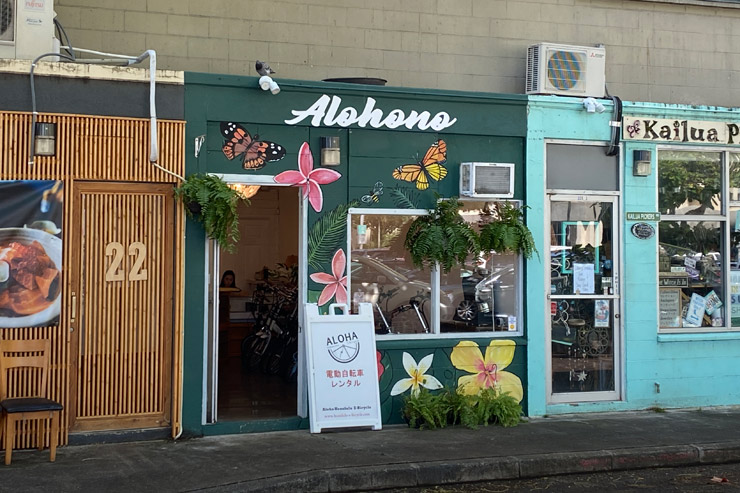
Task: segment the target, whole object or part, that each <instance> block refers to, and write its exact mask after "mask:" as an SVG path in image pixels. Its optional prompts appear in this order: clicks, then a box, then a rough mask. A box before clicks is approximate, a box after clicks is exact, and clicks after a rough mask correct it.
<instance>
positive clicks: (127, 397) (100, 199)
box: [69, 182, 175, 430]
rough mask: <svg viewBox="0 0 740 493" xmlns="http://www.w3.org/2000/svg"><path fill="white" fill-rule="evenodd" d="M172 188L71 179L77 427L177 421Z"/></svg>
mask: <svg viewBox="0 0 740 493" xmlns="http://www.w3.org/2000/svg"><path fill="white" fill-rule="evenodd" d="M172 190H173V187H172V185H163V184H142V183H110V182H108V183H100V182H75V183H74V186H73V192H72V194H73V200H74V204H75V206H74V210H75V211H76V212H75V217H74V218H73V228H74V229H73V233H72V234H73V235H74V237H73V240H72V242H71V246H72V248H73V254H72V265H71V268H70V271H71V272H70V274H71V276H72V277H71V287H72V289H71V291H72V293H71V299H72V309H71V313H70V330H71V347H70V356H71V369H70V370H71V371H70V374H71V375H70V376H71V378H70V399H69V403H70V413H69V415H70V429H71V430H116V429H126V428H148V427H159V426H166V425H167V424H168V423H169V421H170V412H171V402H172V388H171V380H172V378H171V377H172V375H171V372H172V336H173V288H174V278H173V268H174V259H175V256H174V255H173V241H174V227H175V226H174V199H173V194H172Z"/></svg>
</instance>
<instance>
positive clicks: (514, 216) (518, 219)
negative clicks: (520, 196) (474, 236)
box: [480, 202, 539, 259]
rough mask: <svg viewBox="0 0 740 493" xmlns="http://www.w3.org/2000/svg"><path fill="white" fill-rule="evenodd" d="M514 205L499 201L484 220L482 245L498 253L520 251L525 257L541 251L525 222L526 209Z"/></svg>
mask: <svg viewBox="0 0 740 493" xmlns="http://www.w3.org/2000/svg"><path fill="white" fill-rule="evenodd" d="M525 208H526V206H525V207H522V208H521V209H519V208H516V207H514V206H513V205H512V204H510V203H509V202H497V203H496V204H495V206H494V210H493V211H490V212H489V213H488V214H487V216H488V217H485V218H484V220H483V225H482V227H481V232H480V247H481V249H482V250H485V251H495V252H497V253H506V252H511V253H518V254H521V255H524V257H525V258H528V259H529V258H532V254H533V253H536V254H537V257H539V252H537V249H536V248H535V244H534V238H533V237H532V232H531V231H530V230H529V228H528V227H527V225H526V224H524V209H525Z"/></svg>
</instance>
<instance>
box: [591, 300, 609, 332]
mask: <svg viewBox="0 0 740 493" xmlns="http://www.w3.org/2000/svg"><path fill="white" fill-rule="evenodd" d="M610 318H611V317H610V314H609V300H594V327H609V320H610Z"/></svg>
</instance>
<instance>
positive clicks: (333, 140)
mask: <svg viewBox="0 0 740 493" xmlns="http://www.w3.org/2000/svg"><path fill="white" fill-rule="evenodd" d="M340 151H341V149H340V148H339V137H321V166H338V165H339V164H340V163H341V153H340Z"/></svg>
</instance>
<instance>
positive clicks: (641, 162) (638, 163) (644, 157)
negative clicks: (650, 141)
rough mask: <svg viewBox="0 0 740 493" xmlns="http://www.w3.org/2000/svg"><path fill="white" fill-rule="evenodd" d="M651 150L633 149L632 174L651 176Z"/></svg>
mask: <svg viewBox="0 0 740 493" xmlns="http://www.w3.org/2000/svg"><path fill="white" fill-rule="evenodd" d="M650 160H651V159H650V151H632V176H650V171H651V169H652V165H651V163H650Z"/></svg>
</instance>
